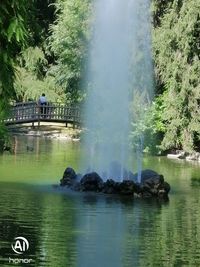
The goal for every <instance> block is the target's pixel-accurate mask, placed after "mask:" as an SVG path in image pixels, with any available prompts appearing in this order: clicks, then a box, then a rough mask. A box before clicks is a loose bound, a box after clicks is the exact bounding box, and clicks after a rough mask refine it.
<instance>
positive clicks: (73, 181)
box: [60, 167, 170, 199]
mask: <svg viewBox="0 0 200 267" xmlns="http://www.w3.org/2000/svg"><path fill="white" fill-rule="evenodd" d="M127 173H128V172H127ZM130 174H131V175H130V176H131V179H127V180H123V181H122V182H116V181H114V180H113V179H108V180H107V181H106V182H103V179H102V178H101V177H100V176H99V175H98V174H97V173H96V172H90V173H87V174H85V175H84V176H83V177H82V175H81V174H76V173H75V171H74V170H73V169H72V168H70V167H68V168H66V170H65V172H64V174H63V178H62V179H61V180H60V185H61V186H67V187H69V188H70V189H72V190H74V191H93V192H102V193H105V194H119V195H127V196H134V194H135V195H137V196H140V197H142V198H147V197H154V198H162V199H166V197H167V195H168V193H169V191H170V185H169V184H168V183H167V182H165V181H164V177H163V175H159V174H158V173H157V172H155V171H153V170H149V169H147V170H144V171H142V172H141V183H136V182H134V179H136V177H137V174H134V175H133V174H132V173H131V172H130ZM130 176H129V177H130Z"/></svg>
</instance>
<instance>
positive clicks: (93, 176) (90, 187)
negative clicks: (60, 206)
mask: <svg viewBox="0 0 200 267" xmlns="http://www.w3.org/2000/svg"><path fill="white" fill-rule="evenodd" d="M80 189H81V191H94V192H100V191H102V189H103V180H102V178H101V177H100V176H99V175H98V174H97V173H96V172H91V173H87V174H85V175H84V176H83V178H81V180H80Z"/></svg>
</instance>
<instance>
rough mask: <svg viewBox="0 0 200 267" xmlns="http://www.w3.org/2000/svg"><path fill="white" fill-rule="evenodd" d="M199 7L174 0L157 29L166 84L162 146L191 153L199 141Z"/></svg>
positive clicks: (160, 73) (159, 68) (157, 54)
mask: <svg viewBox="0 0 200 267" xmlns="http://www.w3.org/2000/svg"><path fill="white" fill-rule="evenodd" d="M154 2H158V1H154ZM199 9H200V3H199V2H198V1H195V0H188V1H178V0H174V1H173V2H172V3H171V4H168V5H167V7H166V9H165V12H164V14H163V17H162V18H160V25H159V24H158V25H156V27H155V28H154V32H153V49H154V60H155V64H156V75H157V81H159V82H158V83H160V84H163V88H162V100H163V103H162V107H163V113H162V117H161V121H162V123H164V125H165V135H164V138H163V141H162V147H163V149H169V148H183V149H184V150H185V151H188V152H192V151H193V150H194V149H197V146H198V145H199V142H200V124H199V123H200V111H199V104H200V76H199V72H200V61H199V59H200V42H199V40H200V16H199Z"/></svg>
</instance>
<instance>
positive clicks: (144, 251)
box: [123, 195, 200, 267]
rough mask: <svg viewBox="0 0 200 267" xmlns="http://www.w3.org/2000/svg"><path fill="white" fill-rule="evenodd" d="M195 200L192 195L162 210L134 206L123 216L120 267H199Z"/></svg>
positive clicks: (198, 198) (199, 216) (199, 213)
mask: <svg viewBox="0 0 200 267" xmlns="http://www.w3.org/2000/svg"><path fill="white" fill-rule="evenodd" d="M199 201H200V196H197V195H196V196H195V197H191V196H188V198H185V196H183V197H180V198H176V199H173V201H171V202H170V205H167V206H162V207H161V206H160V207H159V206H156V205H152V203H150V204H148V205H146V206H144V205H143V204H144V203H140V204H141V205H139V206H138V205H134V207H133V209H132V213H131V212H129V213H127V216H126V223H127V225H126V227H127V229H128V233H127V236H126V237H125V240H124V244H125V250H124V265H123V266H127V267H128V266H131V262H132V266H142V267H143V266H144V267H146V266H152V267H154V266H159V267H160V266H163V267H165V266H199V265H200V259H199V257H198V254H199V249H200V241H199V240H200V231H199V230H200V229H199V228H200V227H199V225H200V211H199V209H198V203H199ZM137 206H138V208H137V209H136V207H137ZM135 209H136V211H135V212H134V210H135ZM137 222H138V223H137ZM136 260H137V261H138V262H136Z"/></svg>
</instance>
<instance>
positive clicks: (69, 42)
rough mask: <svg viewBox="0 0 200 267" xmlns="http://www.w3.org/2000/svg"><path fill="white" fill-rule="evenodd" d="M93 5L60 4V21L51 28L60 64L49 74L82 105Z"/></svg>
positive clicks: (51, 43) (72, 1) (75, 1)
mask: <svg viewBox="0 0 200 267" xmlns="http://www.w3.org/2000/svg"><path fill="white" fill-rule="evenodd" d="M90 2H91V1H90V0H86V1H82V0H64V1H61V0H58V1H57V3H56V10H57V19H56V22H55V24H53V25H52V26H51V36H50V37H49V47H50V51H51V52H52V53H53V54H54V56H55V58H56V64H55V65H53V66H52V67H51V69H50V70H49V72H50V73H51V75H54V76H55V79H56V82H57V83H58V84H59V85H60V86H62V87H63V89H64V90H65V92H66V94H68V95H70V97H71V100H72V101H74V102H76V101H79V100H80V98H82V95H83V92H81V78H82V77H83V73H84V63H85V58H86V55H87V44H88V40H89V30H88V29H89V21H90V9H91V3H90Z"/></svg>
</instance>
